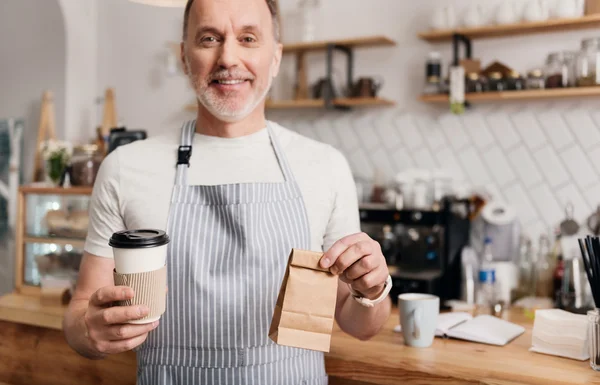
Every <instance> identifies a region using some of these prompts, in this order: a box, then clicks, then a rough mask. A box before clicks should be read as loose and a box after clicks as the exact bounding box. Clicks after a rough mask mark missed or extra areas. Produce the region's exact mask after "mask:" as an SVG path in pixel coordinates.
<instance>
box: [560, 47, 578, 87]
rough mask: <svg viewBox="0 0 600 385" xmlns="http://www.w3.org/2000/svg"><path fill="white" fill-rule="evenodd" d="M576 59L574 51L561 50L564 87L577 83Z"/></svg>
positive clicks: (573, 85)
mask: <svg viewBox="0 0 600 385" xmlns="http://www.w3.org/2000/svg"><path fill="white" fill-rule="evenodd" d="M576 59H577V53H576V52H571V51H566V52H563V84H565V87H575V86H576V85H577V76H576V74H575V63H576Z"/></svg>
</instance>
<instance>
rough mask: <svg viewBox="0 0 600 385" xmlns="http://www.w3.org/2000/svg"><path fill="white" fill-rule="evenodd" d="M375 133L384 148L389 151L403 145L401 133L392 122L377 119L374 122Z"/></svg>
mask: <svg viewBox="0 0 600 385" xmlns="http://www.w3.org/2000/svg"><path fill="white" fill-rule="evenodd" d="M374 126H375V131H376V132H377V135H379V140H380V141H381V143H382V144H383V146H384V147H385V148H386V149H388V150H393V149H395V148H398V146H399V145H400V144H401V143H402V139H401V138H400V133H399V132H398V130H397V129H396V126H395V125H394V124H392V122H391V120H389V119H388V120H386V119H377V120H376V121H375V122H374Z"/></svg>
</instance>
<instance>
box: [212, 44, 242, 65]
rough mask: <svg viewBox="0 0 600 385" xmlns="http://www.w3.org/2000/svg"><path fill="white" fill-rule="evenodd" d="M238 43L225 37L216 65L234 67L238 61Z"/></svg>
mask: <svg viewBox="0 0 600 385" xmlns="http://www.w3.org/2000/svg"><path fill="white" fill-rule="evenodd" d="M239 49H240V47H239V45H238V44H237V41H236V40H235V39H227V40H225V42H224V43H223V45H221V52H220V53H219V61H218V63H217V64H218V65H219V67H221V68H231V67H235V66H237V65H238V64H239V62H240V56H239V54H240V52H239Z"/></svg>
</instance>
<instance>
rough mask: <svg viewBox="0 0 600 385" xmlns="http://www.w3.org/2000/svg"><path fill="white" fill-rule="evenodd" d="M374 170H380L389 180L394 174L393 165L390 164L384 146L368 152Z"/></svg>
mask: <svg viewBox="0 0 600 385" xmlns="http://www.w3.org/2000/svg"><path fill="white" fill-rule="evenodd" d="M368 155H369V157H370V158H371V161H372V162H373V166H374V167H375V170H376V171H378V172H381V173H382V174H383V175H384V176H385V178H386V180H391V178H393V177H394V174H395V171H394V169H395V167H394V166H393V165H392V162H391V159H390V157H389V156H388V152H387V151H385V149H384V148H377V149H374V150H372V151H371V152H369V153H368Z"/></svg>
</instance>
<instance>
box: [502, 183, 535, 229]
mask: <svg viewBox="0 0 600 385" xmlns="http://www.w3.org/2000/svg"><path fill="white" fill-rule="evenodd" d="M503 192H504V197H505V198H506V201H507V202H508V203H510V204H511V205H513V206H514V207H515V209H516V210H517V215H518V216H519V219H520V220H521V223H528V222H531V221H533V220H536V219H540V217H539V214H538V213H537V211H536V209H535V207H534V206H533V203H531V199H530V198H529V196H528V195H527V193H526V192H525V190H524V189H523V187H522V186H521V185H520V184H519V183H515V184H513V185H511V186H508V187H507V188H505V189H504V190H503Z"/></svg>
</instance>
